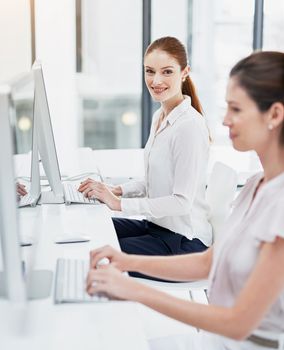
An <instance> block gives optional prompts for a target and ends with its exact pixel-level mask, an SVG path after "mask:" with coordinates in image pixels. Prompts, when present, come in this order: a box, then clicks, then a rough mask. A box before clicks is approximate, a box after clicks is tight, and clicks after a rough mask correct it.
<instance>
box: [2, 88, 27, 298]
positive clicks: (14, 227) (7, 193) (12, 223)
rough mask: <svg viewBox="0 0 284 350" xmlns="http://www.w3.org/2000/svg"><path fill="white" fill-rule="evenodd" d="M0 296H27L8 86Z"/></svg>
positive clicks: (4, 108)
mask: <svg viewBox="0 0 284 350" xmlns="http://www.w3.org/2000/svg"><path fill="white" fill-rule="evenodd" d="M0 89H1V90H2V91H1V90H0V125H1V127H0V164H1V167H0V244H1V250H0V255H1V254H2V266H3V271H2V272H1V280H0V289H1V291H0V295H2V296H6V297H7V298H8V299H9V300H11V301H13V302H19V303H20V302H21V303H22V302H24V301H25V300H26V299H27V296H26V288H25V282H24V277H23V273H22V261H21V254H20V243H19V236H18V232H19V231H18V220H17V205H16V190H15V181H14V171H13V156H12V155H13V152H12V136H11V129H10V123H9V117H8V116H9V96H10V90H9V87H8V86H6V88H5V86H2V87H0Z"/></svg>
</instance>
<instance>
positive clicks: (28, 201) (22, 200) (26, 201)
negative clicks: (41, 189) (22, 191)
mask: <svg viewBox="0 0 284 350" xmlns="http://www.w3.org/2000/svg"><path fill="white" fill-rule="evenodd" d="M18 198H19V202H18V206H19V207H27V206H29V205H30V206H32V207H33V206H35V205H36V204H37V201H38V200H37V198H35V197H32V196H31V195H30V194H29V193H27V194H26V195H25V196H20V197H18Z"/></svg>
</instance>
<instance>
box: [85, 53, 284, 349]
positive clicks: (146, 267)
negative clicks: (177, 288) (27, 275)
mask: <svg viewBox="0 0 284 350" xmlns="http://www.w3.org/2000/svg"><path fill="white" fill-rule="evenodd" d="M227 104H228V107H227V113H226V116H225V119H224V125H226V126H227V127H228V128H229V131H230V138H231V140H232V143H233V146H234V148H235V149H236V150H238V151H249V150H254V151H256V152H257V154H258V156H259V158H260V161H261V163H262V166H263V172H261V173H259V174H257V175H255V176H253V177H252V178H251V179H249V180H248V182H247V184H246V185H245V186H244V188H243V190H242V191H241V193H240V194H239V196H238V197H237V199H236V201H235V203H234V208H233V212H232V214H231V216H230V217H229V218H228V219H227V221H226V223H225V225H224V227H223V232H221V234H220V235H219V236H218V237H219V240H217V242H216V243H215V244H214V246H212V247H210V248H209V249H208V250H207V251H206V252H203V253H196V254H186V255H182V256H172V257H145V256H137V255H136V256H135V255H127V254H125V253H121V252H117V251H115V250H114V249H113V248H111V247H103V248H101V249H97V250H94V251H93V252H92V253H91V266H92V269H91V270H90V272H89V276H88V280H87V290H88V292H89V293H90V294H93V293H97V292H104V293H107V294H108V295H110V296H114V297H116V298H119V299H128V300H133V301H138V302H141V303H143V304H145V305H147V306H149V307H151V308H153V309H155V310H156V311H159V312H161V313H163V314H165V315H167V316H170V317H173V318H175V319H177V320H179V321H182V322H184V323H187V324H189V325H191V326H194V327H196V328H199V329H201V330H204V331H201V332H199V333H190V331H189V334H183V335H180V336H178V335H177V336H176V337H168V338H166V339H153V340H152V341H151V348H152V349H162V350H167V349H179V350H181V349H191V350H265V349H267V350H268V349H284V215H283V213H284V53H282V52H258V53H254V54H252V55H250V56H248V57H247V58H245V59H243V60H241V61H240V62H239V63H237V64H236V65H235V67H234V68H233V69H232V71H231V74H230V80H229V84H228V87H227ZM103 257H107V258H108V259H109V261H110V265H109V266H104V267H102V268H99V269H95V266H96V264H97V262H98V261H99V260H100V259H102V258H103ZM120 271H138V272H140V273H144V274H149V275H151V276H155V277H159V278H163V279H169V280H180V281H186V280H197V279H204V278H209V293H208V296H209V305H202V304H198V303H192V302H189V301H186V300H180V299H178V298H175V297H173V296H170V295H167V294H165V293H162V292H160V291H158V290H154V289H152V288H150V287H148V286H146V285H142V284H140V283H138V282H136V281H135V280H134V279H131V278H129V277H127V276H125V275H123V274H121V273H120Z"/></svg>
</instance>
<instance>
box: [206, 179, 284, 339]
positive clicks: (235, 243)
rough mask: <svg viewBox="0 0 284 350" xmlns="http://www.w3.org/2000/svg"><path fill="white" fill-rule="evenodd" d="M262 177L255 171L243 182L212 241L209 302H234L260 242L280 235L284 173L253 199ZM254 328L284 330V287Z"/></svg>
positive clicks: (283, 215)
mask: <svg viewBox="0 0 284 350" xmlns="http://www.w3.org/2000/svg"><path fill="white" fill-rule="evenodd" d="M262 177H263V174H262V173H261V174H257V175H255V176H254V177H252V178H251V179H250V180H249V181H248V182H247V184H246V185H245V187H244V189H243V190H242V192H241V193H240V194H239V196H238V197H237V199H236V200H235V202H234V203H233V204H234V210H233V212H232V214H231V216H230V217H229V218H228V219H227V222H226V223H225V225H224V227H223V230H222V232H221V233H220V236H219V240H217V242H216V244H215V247H214V257H213V265H212V269H211V272H210V277H209V282H210V283H209V286H210V287H209V299H210V303H211V304H215V305H220V306H227V307H230V306H232V305H234V303H235V301H236V299H237V297H238V295H239V293H240V291H241V290H242V288H243V287H244V285H245V284H246V282H247V280H248V278H249V276H250V274H251V273H252V270H253V269H254V267H255V265H256V262H257V259H258V255H259V249H260V245H261V243H262V242H273V241H274V240H275V238H276V237H277V236H279V237H282V238H284V173H282V174H280V175H279V176H277V177H275V178H274V179H272V180H270V181H269V182H267V183H266V184H265V185H263V187H261V188H260V189H259V191H258V192H257V194H256V197H255V198H254V200H253V195H254V192H255V190H256V187H257V185H258V184H259V181H260V180H261V178H262ZM252 200H253V201H252ZM271 273H273V271H271ZM257 330H259V331H269V332H275V333H281V332H284V290H283V291H282V293H281V294H280V295H279V297H278V299H277V300H276V301H275V303H274V305H273V306H272V307H271V309H270V310H269V312H268V313H267V314H266V315H265V317H264V319H263V320H262V321H261V323H260V325H259V326H258V329H257Z"/></svg>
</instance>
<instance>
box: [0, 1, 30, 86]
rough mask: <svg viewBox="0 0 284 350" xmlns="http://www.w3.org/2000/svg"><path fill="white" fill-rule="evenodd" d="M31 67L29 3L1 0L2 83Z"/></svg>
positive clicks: (0, 63) (0, 43)
mask: <svg viewBox="0 0 284 350" xmlns="http://www.w3.org/2000/svg"><path fill="white" fill-rule="evenodd" d="M30 67H31V30H30V9H29V1H19V0H0V82H2V81H7V80H9V79H11V78H13V77H14V76H16V75H18V74H20V73H23V72H25V71H27V70H28V69H30Z"/></svg>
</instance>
